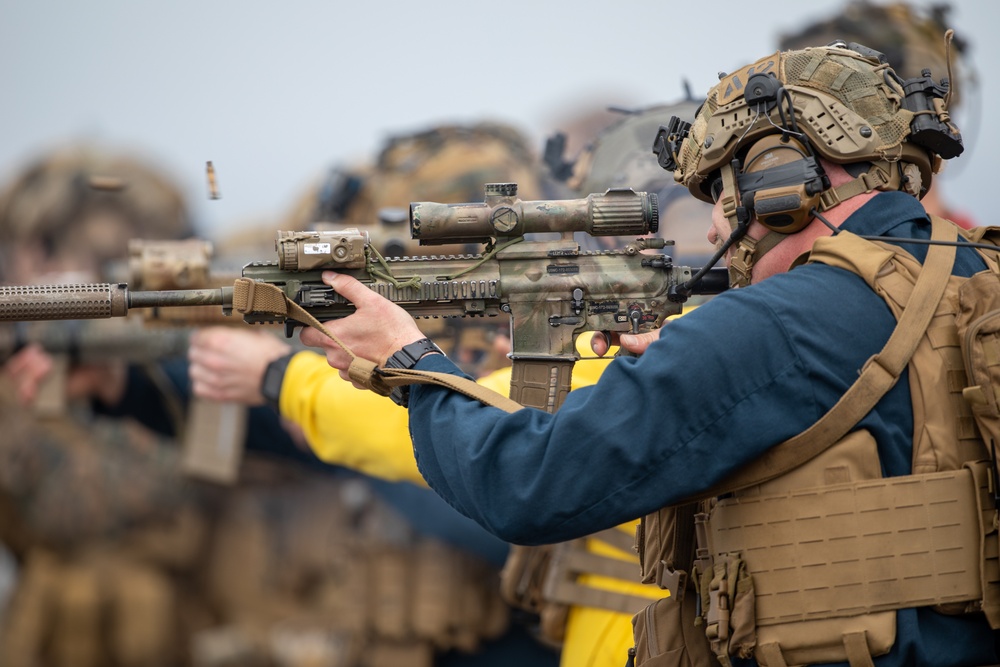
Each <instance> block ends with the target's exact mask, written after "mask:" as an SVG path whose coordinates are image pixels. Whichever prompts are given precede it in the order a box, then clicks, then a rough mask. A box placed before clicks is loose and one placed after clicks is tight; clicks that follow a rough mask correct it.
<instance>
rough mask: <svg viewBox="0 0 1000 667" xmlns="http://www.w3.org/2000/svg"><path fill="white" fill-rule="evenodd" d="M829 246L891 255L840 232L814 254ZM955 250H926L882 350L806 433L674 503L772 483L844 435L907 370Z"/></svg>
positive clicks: (946, 234) (939, 235)
mask: <svg viewBox="0 0 1000 667" xmlns="http://www.w3.org/2000/svg"><path fill="white" fill-rule="evenodd" d="M931 223H932V232H931V240H932V241H944V242H952V241H955V240H956V238H957V232H956V229H955V226H954V225H951V224H949V223H948V222H947V221H945V220H943V219H941V218H938V217H936V216H932V217H931ZM830 243H848V244H851V245H852V246H854V247H857V248H858V252H857V253H851V254H854V255H855V256H858V257H863V256H865V254H866V253H867V254H868V255H871V250H872V248H873V247H874V248H875V249H876V251H877V253H878V254H879V255H881V256H882V257H884V258H885V259H886V260H888V258H889V257H891V255H892V253H891V252H890V251H885V250H882V249H881V248H878V247H877V246H873V244H872V243H871V242H869V241H866V240H865V239H862V238H861V237H860V236H856V235H854V234H851V233H850V232H844V231H842V232H840V233H839V234H837V235H836V236H833V237H824V238H821V239H818V240H817V241H816V243H815V245H814V248H813V252H814V253H817V252H822V250H823V247H824V246H825V245H826V244H830ZM955 252H956V248H955V246H954V245H940V244H933V245H931V246H930V247H929V248H928V250H927V259H926V261H925V262H924V266H923V269H922V270H921V271H920V275H919V277H918V278H917V282H916V284H915V285H914V288H913V293H912V295H911V296H910V300H909V302H908V303H907V305H906V309H905V310H904V311H903V314H902V316H900V318H899V321H898V322H897V324H896V328H895V329H894V330H893V332H892V335H890V336H889V340H888V341H887V342H886V344H885V347H883V348H882V350H881V351H880V352H879V353H878V354H876V355H874V356H872V357H871V358H870V359H869V360H868V361H867V362H866V363H865V365H864V367H863V368H862V370H861V373H860V375H859V377H858V379H857V380H856V381H855V382H854V384H853V385H851V386H850V388H848V390H847V391H846V392H845V393H844V395H843V396H841V398H840V400H839V401H837V403H836V404H835V405H834V406H833V407H832V408H830V410H829V411H828V412H827V413H826V414H825V415H823V416H822V417H820V419H819V420H818V421H817V422H816V423H815V424H813V425H812V426H811V427H809V428H808V429H807V430H805V431H803V432H802V433H800V434H799V435H797V436H795V437H792V438H789V439H788V440H786V441H784V442H782V443H779V444H777V445H775V446H774V447H772V448H770V449H769V450H768V451H766V452H764V454H762V455H761V456H760V458H758V459H756V460H754V461H752V462H750V463H748V464H746V465H745V466H743V467H742V468H741V469H740V470H737V471H735V472H734V473H732V474H730V475H729V476H728V477H727V478H725V479H724V480H722V481H721V482H719V483H718V484H715V485H713V486H712V487H711V488H709V489H706V490H705V491H702V492H700V493H697V494H694V495H692V496H690V497H688V498H685V499H683V500H680V501H678V502H679V503H686V502H693V501H695V500H703V499H705V498H711V497H715V496H720V495H723V494H725V493H729V492H731V491H735V490H738V489H745V488H747V487H750V486H756V485H757V484H761V483H763V482H766V481H768V480H771V479H774V478H775V477H778V476H779V475H781V474H783V473H785V472H787V471H788V470H791V469H793V468H796V467H798V466H799V465H801V464H803V463H805V462H806V461H808V460H809V459H811V458H813V457H814V456H816V455H817V454H819V453H820V452H822V451H824V450H825V449H827V448H828V447H830V446H831V445H833V444H834V443H835V442H837V441H838V440H840V439H841V438H842V437H844V435H846V434H847V433H848V432H849V431H850V430H851V429H852V428H853V427H854V426H855V425H856V424H857V423H858V422H860V421H861V419H862V418H863V417H864V416H865V415H866V414H868V412H869V411H870V410H871V409H872V408H873V407H874V406H875V404H876V403H878V401H879V399H881V398H882V396H884V395H885V393H886V392H887V391H889V389H890V388H891V387H892V386H893V385H894V384H895V383H896V380H898V379H899V375H900V374H901V373H902V372H903V370H904V369H905V368H906V365H907V364H908V363H909V360H910V358H911V357H912V356H913V353H914V351H915V350H916V349H917V345H918V344H919V343H920V340H921V338H923V336H924V332H925V331H926V330H927V325H928V324H929V323H930V321H931V319H932V318H933V317H934V312H935V310H936V309H937V305H938V303H939V302H940V301H941V297H942V296H943V295H944V291H945V287H946V286H947V284H948V277H949V276H950V275H951V270H952V266H953V265H954V261H955Z"/></svg>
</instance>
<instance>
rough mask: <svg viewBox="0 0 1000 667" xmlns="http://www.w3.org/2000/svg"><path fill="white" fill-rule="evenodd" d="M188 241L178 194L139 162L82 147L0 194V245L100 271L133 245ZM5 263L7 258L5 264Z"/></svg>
mask: <svg viewBox="0 0 1000 667" xmlns="http://www.w3.org/2000/svg"><path fill="white" fill-rule="evenodd" d="M192 234H193V228H192V224H191V219H190V216H189V213H188V209H187V205H186V203H185V200H184V197H183V196H182V195H181V192H180V190H179V188H178V187H177V186H176V185H175V184H174V183H172V182H171V181H170V179H169V178H168V177H167V176H166V175H165V174H164V173H163V172H162V171H161V170H160V169H159V168H158V167H155V166H153V165H152V164H150V163H148V162H147V161H145V160H144V159H141V158H138V157H135V156H132V155H129V154H125V153H119V152H112V151H108V150H104V149H99V148H96V147H93V146H87V145H74V146H70V147H66V148H62V149H58V150H54V151H52V152H51V153H49V154H47V155H43V156H41V157H39V158H38V159H36V160H34V161H33V162H31V163H30V164H29V165H28V166H27V167H26V168H25V169H23V170H22V171H21V173H20V174H19V175H18V176H17V177H16V178H14V179H13V181H12V182H11V183H10V184H9V185H7V186H6V188H5V189H4V190H3V192H2V193H0V244H2V245H3V246H4V247H5V250H6V253H7V254H8V255H9V254H10V253H11V252H12V251H13V248H15V247H21V246H24V245H26V244H27V245H33V246H36V247H38V248H42V249H44V254H45V255H46V258H45V259H51V260H55V261H56V262H58V261H59V260H60V259H65V260H66V261H67V262H68V263H70V264H75V265H76V267H78V268H79V267H81V266H82V265H83V264H84V263H87V264H89V265H90V268H92V269H94V270H97V269H99V268H101V267H103V266H104V265H105V264H106V263H107V262H109V261H114V260H122V259H124V258H125V257H126V256H127V245H128V241H129V239H130V238H133V237H135V238H148V239H179V238H186V237H189V236H191V235H192ZM7 259H8V261H9V260H10V259H11V258H9V257H8V258H7Z"/></svg>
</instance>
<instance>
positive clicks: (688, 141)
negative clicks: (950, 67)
mask: <svg viewBox="0 0 1000 667" xmlns="http://www.w3.org/2000/svg"><path fill="white" fill-rule="evenodd" d="M720 76H721V80H720V81H719V83H718V84H716V85H715V86H714V87H713V88H712V89H711V90H710V91H709V93H708V96H707V99H706V101H705V103H704V104H703V105H702V108H701V110H700V111H699V112H698V115H697V117H696V119H695V121H694V123H692V124H688V123H687V122H685V121H683V120H681V119H679V118H673V119H671V122H670V123H668V124H667V126H665V127H662V128H660V131H659V133H658V135H657V138H656V143H655V145H654V151H655V152H656V153H657V156H658V159H659V162H660V165H661V166H663V167H664V168H665V169H667V170H669V171H673V172H674V178H675V179H676V180H677V182H679V183H681V184H683V185H684V186H686V187H687V188H688V189H689V190H690V191H691V193H692V194H693V195H694V196H695V197H698V198H699V199H701V200H703V201H706V202H714V201H715V199H720V200H721V206H722V208H723V213H724V214H725V216H726V217H727V218H728V219H729V221H730V224H731V225H732V228H733V231H734V236H733V240H734V241H735V240H737V239H739V241H740V245H739V246H738V247H737V251H736V252H735V254H734V256H733V258H732V260H731V261H730V277H731V279H732V282H733V284H734V285H746V284H749V281H750V270H751V268H752V265H753V263H754V262H755V261H756V260H757V259H759V257H760V256H761V255H763V254H764V253H765V252H767V251H768V250H769V249H770V248H772V247H774V246H775V245H777V243H778V242H780V240H781V238H783V235H787V234H793V233H796V232H798V231H799V230H801V229H802V228H803V227H805V226H806V225H807V224H808V223H809V222H810V221H811V220H812V218H813V214H814V212H816V211H819V212H822V211H825V210H827V209H829V208H832V207H833V206H836V205H837V204H838V203H840V202H841V201H843V200H845V199H848V198H850V197H853V196H855V195H857V194H860V193H863V192H870V191H872V190H903V191H905V192H908V193H910V194H912V195H914V196H917V197H920V196H922V195H923V193H924V192H925V191H926V189H927V188H928V187H929V186H930V183H931V179H932V177H933V174H935V173H936V172H937V171H938V170H939V168H940V165H941V162H942V160H946V159H950V158H953V157H956V156H958V155H960V154H961V152H962V150H963V146H962V137H961V135H960V134H959V132H958V129H957V128H956V127H955V126H954V124H953V123H952V121H951V118H950V116H949V114H948V85H947V80H943V81H942V82H935V81H934V80H933V79H931V78H930V76H923V75H922V76H920V77H917V78H913V79H907V80H904V79H902V78H901V77H900V76H899V75H897V74H896V73H895V71H894V70H893V69H892V68H891V67H890V66H889V65H888V63H887V62H886V61H885V57H884V56H883V54H881V53H878V52H876V51H874V50H872V49H870V48H867V47H865V46H863V45H859V44H854V43H852V44H851V45H848V44H845V43H843V42H839V43H835V44H834V45H830V46H822V47H813V48H806V49H801V50H794V51H781V52H778V53H775V54H773V55H770V56H767V57H764V58H761V59H760V60H758V61H757V62H754V63H752V64H750V65H747V66H745V67H742V68H740V69H739V70H737V71H736V72H734V73H732V74H728V75H720ZM819 157H822V158H825V159H827V160H829V161H830V162H833V163H837V164H843V165H845V168H846V169H847V171H848V172H849V173H851V175H852V176H853V177H854V178H853V180H851V181H849V182H847V183H845V184H843V185H840V186H838V187H836V188H831V187H830V181H829V179H828V177H827V176H826V173H825V172H824V171H823V168H822V165H821V163H820V162H819V160H818V158H819ZM754 216H755V217H756V220H758V221H759V222H760V223H761V224H763V225H764V226H765V227H766V228H768V229H769V230H770V233H769V234H768V235H767V236H765V237H764V238H763V239H761V240H760V241H758V242H757V243H753V242H752V241H751V240H750V239H748V238H747V237H745V236H744V234H745V231H746V228H747V227H748V225H749V223H750V221H751V220H752V219H754Z"/></svg>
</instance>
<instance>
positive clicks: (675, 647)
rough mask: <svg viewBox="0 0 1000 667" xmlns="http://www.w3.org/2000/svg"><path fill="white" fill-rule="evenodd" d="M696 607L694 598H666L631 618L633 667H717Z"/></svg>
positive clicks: (691, 596) (687, 596) (688, 596)
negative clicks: (633, 639)
mask: <svg viewBox="0 0 1000 667" xmlns="http://www.w3.org/2000/svg"><path fill="white" fill-rule="evenodd" d="M696 605H697V599H696V597H695V596H694V595H685V596H684V597H683V599H682V600H681V601H678V599H677V598H674V597H665V598H663V599H661V600H657V601H656V602H654V603H653V604H651V605H649V606H648V607H646V608H645V609H643V610H642V611H641V612H639V613H638V614H636V615H635V616H633V617H632V632H633V636H634V638H635V646H636V649H635V650H636V653H635V667H718V665H719V663H718V661H717V660H716V659H715V656H713V655H712V650H711V648H710V647H709V645H708V640H707V639H706V637H705V629H704V628H705V626H704V625H703V624H701V622H700V619H698V615H697V609H696ZM696 622H697V623H698V624H697V625H696V624H695V623H696Z"/></svg>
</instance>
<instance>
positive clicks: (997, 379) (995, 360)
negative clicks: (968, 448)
mask: <svg viewBox="0 0 1000 667" xmlns="http://www.w3.org/2000/svg"><path fill="white" fill-rule="evenodd" d="M958 306H959V312H958V314H957V315H956V318H955V321H956V324H957V326H958V335H959V344H960V345H961V348H962V356H963V359H964V361H965V371H966V375H967V376H968V382H969V386H968V387H966V388H965V389H964V390H963V391H962V396H963V397H964V398H965V399H966V400H967V401H968V402H969V404H970V405H971V407H972V414H973V417H974V419H975V421H976V426H977V427H978V428H979V431H980V434H981V435H982V436H983V439H984V440H985V441H986V447H987V455H988V456H990V457H991V458H993V459H994V460H995V459H996V446H997V443H998V442H1000V404H998V400H997V395H996V389H997V387H1000V279H998V276H997V275H996V274H994V273H992V272H989V271H983V272H980V273H977V274H976V275H974V276H972V277H971V278H969V279H968V280H967V281H966V282H965V283H964V284H963V285H962V286H961V287H960V288H959V290H958Z"/></svg>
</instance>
